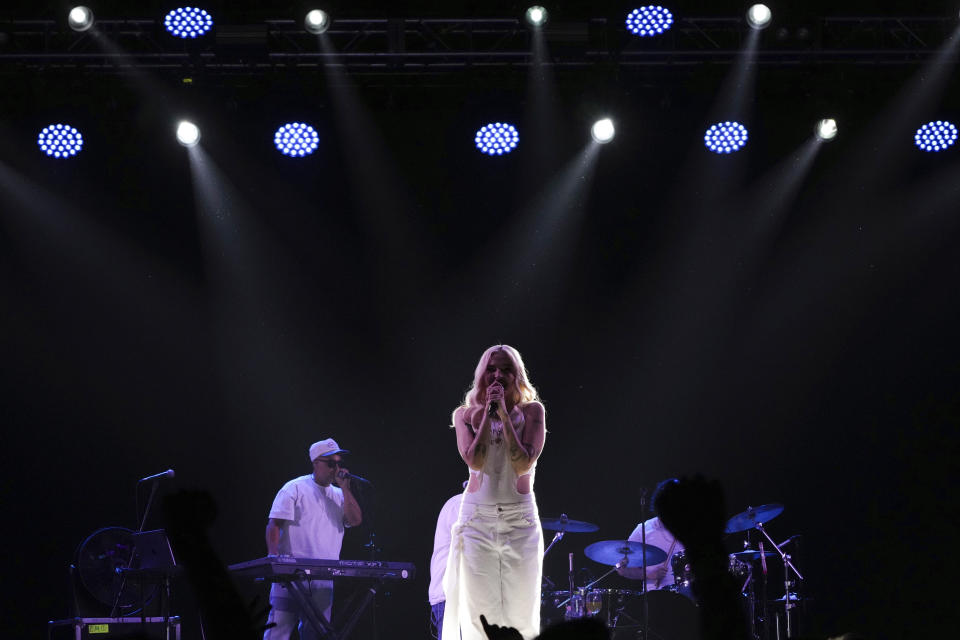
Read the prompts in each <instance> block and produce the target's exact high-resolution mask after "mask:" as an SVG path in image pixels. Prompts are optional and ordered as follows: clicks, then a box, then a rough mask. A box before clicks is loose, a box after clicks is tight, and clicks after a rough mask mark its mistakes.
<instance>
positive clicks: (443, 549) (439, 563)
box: [427, 493, 463, 605]
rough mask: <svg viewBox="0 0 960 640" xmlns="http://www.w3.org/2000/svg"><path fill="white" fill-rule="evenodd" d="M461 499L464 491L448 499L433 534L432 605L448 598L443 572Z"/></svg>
mask: <svg viewBox="0 0 960 640" xmlns="http://www.w3.org/2000/svg"><path fill="white" fill-rule="evenodd" d="M461 501H463V494H462V493H458V494H457V495H455V496H453V497H452V498H450V499H449V500H447V502H446V503H445V504H444V505H443V508H442V509H440V516H439V517H438V518H437V531H436V533H434V534H433V556H431V558H430V589H429V590H428V592H427V595H428V597H429V599H430V604H431V605H434V604H437V603H439V602H444V601H445V600H446V599H447V598H446V595H444V593H443V574H444V573H445V572H446V570H447V554H448V553H449V551H450V533H451V530H452V529H453V525H454V524H455V523H456V522H457V518H458V517H459V516H460V502H461Z"/></svg>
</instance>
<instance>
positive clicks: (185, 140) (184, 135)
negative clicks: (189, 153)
mask: <svg viewBox="0 0 960 640" xmlns="http://www.w3.org/2000/svg"><path fill="white" fill-rule="evenodd" d="M177 142H179V143H180V144H182V145H183V146H185V147H193V146H196V144H197V143H198V142H200V129H198V128H197V125H195V124H193V123H192V122H189V121H188V120H181V121H180V124H178V125H177Z"/></svg>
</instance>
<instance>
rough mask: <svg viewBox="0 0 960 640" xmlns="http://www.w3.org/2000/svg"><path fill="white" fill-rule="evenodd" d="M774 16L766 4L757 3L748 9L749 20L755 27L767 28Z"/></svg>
mask: <svg viewBox="0 0 960 640" xmlns="http://www.w3.org/2000/svg"><path fill="white" fill-rule="evenodd" d="M772 17H773V14H772V13H771V12H770V7H768V6H767V5H765V4H755V5H753V6H752V7H750V8H749V9H747V22H748V23H749V24H750V26H751V27H752V28H754V29H766V28H767V27H768V26H769V25H770V19H771V18H772Z"/></svg>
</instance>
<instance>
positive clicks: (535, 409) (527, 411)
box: [522, 400, 547, 422]
mask: <svg viewBox="0 0 960 640" xmlns="http://www.w3.org/2000/svg"><path fill="white" fill-rule="evenodd" d="M522 409H523V417H524V418H525V419H526V420H527V421H528V422H529V421H531V420H533V421H539V422H543V419H544V417H545V416H546V413H547V410H546V409H545V408H544V406H543V404H541V403H540V402H538V401H537V400H534V401H532V402H528V403H526V404H524V405H523V407H522Z"/></svg>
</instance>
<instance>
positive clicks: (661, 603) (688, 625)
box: [610, 589, 700, 640]
mask: <svg viewBox="0 0 960 640" xmlns="http://www.w3.org/2000/svg"><path fill="white" fill-rule="evenodd" d="M644 597H645V598H646V600H647V614H648V618H647V625H648V626H649V628H650V635H649V637H650V638H651V640H653V639H657V640H699V639H700V628H699V624H700V623H699V617H698V612H697V607H696V606H695V605H694V604H693V602H692V601H691V600H689V599H688V598H686V597H684V596H683V595H680V594H679V593H675V592H673V591H670V590H668V589H658V590H656V591H650V592H648V593H647V594H646V596H642V595H637V596H636V597H633V598H628V599H627V600H626V601H625V603H624V605H625V606H624V608H623V610H622V611H621V612H620V613H619V615H618V616H617V618H616V624H615V625H614V626H612V627H610V638H611V640H637V639H638V638H643V600H644Z"/></svg>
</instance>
